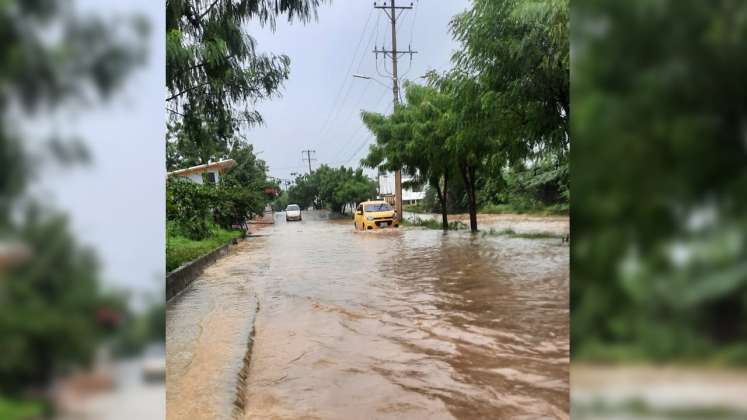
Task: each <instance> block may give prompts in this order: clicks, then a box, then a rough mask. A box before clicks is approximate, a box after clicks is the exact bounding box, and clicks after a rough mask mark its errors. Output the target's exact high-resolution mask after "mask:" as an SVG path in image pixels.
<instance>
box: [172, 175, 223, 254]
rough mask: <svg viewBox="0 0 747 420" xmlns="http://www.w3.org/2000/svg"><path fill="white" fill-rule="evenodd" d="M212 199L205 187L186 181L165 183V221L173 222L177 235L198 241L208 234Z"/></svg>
mask: <svg viewBox="0 0 747 420" xmlns="http://www.w3.org/2000/svg"><path fill="white" fill-rule="evenodd" d="M211 202H212V197H211V194H210V193H209V191H207V190H206V188H205V186H203V185H200V184H197V183H194V182H191V181H189V180H186V179H180V178H176V177H170V178H168V179H167V181H166V219H167V220H173V221H174V222H175V226H174V228H175V229H177V230H178V231H179V234H181V235H183V236H185V237H187V238H189V239H192V240H200V239H203V238H206V237H207V236H208V235H209V234H210V215H211V213H210V207H211Z"/></svg>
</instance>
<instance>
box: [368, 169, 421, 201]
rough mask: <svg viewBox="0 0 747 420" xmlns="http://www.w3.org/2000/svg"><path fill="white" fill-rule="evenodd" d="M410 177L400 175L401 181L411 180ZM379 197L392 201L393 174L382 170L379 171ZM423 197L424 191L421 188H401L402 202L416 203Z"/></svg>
mask: <svg viewBox="0 0 747 420" xmlns="http://www.w3.org/2000/svg"><path fill="white" fill-rule="evenodd" d="M411 180H412V178H411V177H408V176H406V175H404V174H403V175H402V183H403V184H404V183H405V182H407V181H411ZM379 197H381V198H382V199H384V200H385V201H389V200H391V201H392V203H394V174H393V173H387V172H382V173H379ZM423 198H425V191H424V190H423V189H422V188H414V189H408V188H402V204H418V203H419V202H420V200H422V199H423Z"/></svg>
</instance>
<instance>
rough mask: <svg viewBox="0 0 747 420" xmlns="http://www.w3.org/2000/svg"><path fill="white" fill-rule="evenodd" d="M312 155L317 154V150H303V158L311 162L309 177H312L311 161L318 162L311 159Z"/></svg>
mask: <svg viewBox="0 0 747 420" xmlns="http://www.w3.org/2000/svg"><path fill="white" fill-rule="evenodd" d="M312 153H316V150H301V157H302V158H303V160H305V161H307V162H309V175H311V161H312V160H316V159H312V158H311V154H312Z"/></svg>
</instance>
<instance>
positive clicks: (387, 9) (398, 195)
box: [373, 0, 417, 220]
mask: <svg viewBox="0 0 747 420" xmlns="http://www.w3.org/2000/svg"><path fill="white" fill-rule="evenodd" d="M395 1H396V0H391V1H390V3H389V5H387V4H386V2H384V4H383V5H381V6H378V5H377V4H376V3H374V8H375V9H381V10H383V11H384V13H385V14H386V15H387V17H388V18H389V21H390V22H391V24H392V49H391V50H386V49H385V48H384V47H382V48H381V49H378V48H376V47H374V51H373V52H374V54H376V57H377V58H378V57H379V54H382V55H383V56H384V59H385V60H386V58H387V57H389V58H391V60H392V94H393V95H394V107H395V108H396V107H397V105H399V79H398V78H397V59H398V58H399V55H400V54H410V59H412V55H413V54H416V53H417V51H413V50H412V48H411V47H410V46H408V47H407V51H398V50H397V19H398V18H399V16H398V15H397V14H398V13H402V12H401V11H404V10H409V9H412V5H413V3H412V2H411V3H410V5H409V6H397V5H396V4H395ZM394 208H395V210H396V211H397V218H398V219H400V220H401V219H402V170H401V169H400V168H397V170H396V171H394Z"/></svg>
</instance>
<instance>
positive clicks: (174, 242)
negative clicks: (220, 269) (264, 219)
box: [166, 222, 244, 273]
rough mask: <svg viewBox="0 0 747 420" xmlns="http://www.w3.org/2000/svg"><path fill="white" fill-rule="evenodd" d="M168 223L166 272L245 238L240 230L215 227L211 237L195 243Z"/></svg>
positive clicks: (211, 231)
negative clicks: (230, 242) (232, 240)
mask: <svg viewBox="0 0 747 420" xmlns="http://www.w3.org/2000/svg"><path fill="white" fill-rule="evenodd" d="M170 223H171V222H168V223H167V224H166V225H167V227H166V231H167V233H166V272H167V273H168V272H170V271H172V270H174V269H175V268H177V267H179V266H180V265H182V264H184V263H186V262H189V261H192V260H194V259H196V258H199V257H201V256H203V255H205V254H207V253H209V252H210V251H212V250H214V249H216V248H218V247H220V246H223V245H225V244H227V243H228V242H229V241H231V239H233V238H239V237H241V236H244V231H242V230H240V229H236V230H226V229H221V228H219V227H217V226H214V227H213V228H212V229H211V230H210V236H208V237H207V238H205V239H202V240H199V241H194V240H191V239H189V238H186V237H184V236H182V235H180V234H179V233H178V232H177V230H176V229H175V228H174V227H173V226H171V225H170Z"/></svg>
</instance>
